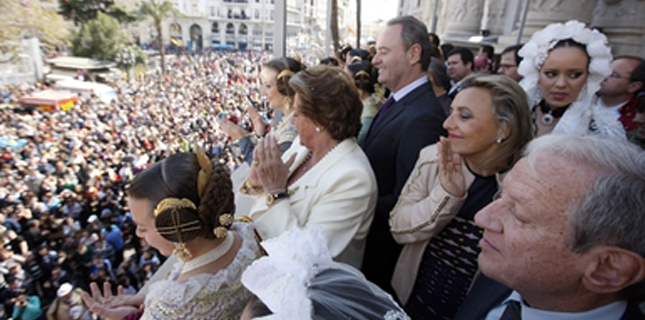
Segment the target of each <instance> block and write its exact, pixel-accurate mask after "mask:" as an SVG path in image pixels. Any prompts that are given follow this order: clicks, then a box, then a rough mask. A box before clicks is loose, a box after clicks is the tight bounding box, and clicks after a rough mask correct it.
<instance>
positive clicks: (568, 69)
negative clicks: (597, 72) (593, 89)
mask: <svg viewBox="0 0 645 320" xmlns="http://www.w3.org/2000/svg"><path fill="white" fill-rule="evenodd" d="M588 76H589V57H588V56H587V54H586V53H585V52H584V51H583V50H582V49H581V48H578V47H563V48H556V49H553V50H552V51H551V52H550V53H549V56H548V57H547V58H546V60H544V63H543V64H542V69H540V76H539V84H540V89H541V90H542V96H543V97H544V100H545V101H546V103H547V104H548V105H549V106H551V107H552V108H560V107H565V106H568V105H570V104H571V103H572V102H573V101H575V100H576V99H577V98H578V95H579V94H580V91H581V90H582V87H584V85H585V83H586V82H587V77H588Z"/></svg>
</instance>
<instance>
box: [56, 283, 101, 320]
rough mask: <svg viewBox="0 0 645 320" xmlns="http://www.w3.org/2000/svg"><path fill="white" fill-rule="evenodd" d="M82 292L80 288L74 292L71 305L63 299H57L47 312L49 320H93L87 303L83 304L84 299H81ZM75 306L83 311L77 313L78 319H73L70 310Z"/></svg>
mask: <svg viewBox="0 0 645 320" xmlns="http://www.w3.org/2000/svg"><path fill="white" fill-rule="evenodd" d="M81 292H83V290H81V289H80V288H76V289H74V291H72V299H71V300H72V301H71V302H70V303H67V302H65V301H63V300H62V299H61V298H58V297H57V298H56V299H55V300H54V302H52V304H51V305H50V306H49V309H48V310H47V320H86V319H91V314H90V312H89V310H88V309H87V307H85V303H83V299H82V298H81ZM74 306H80V307H81V310H79V311H80V312H77V313H78V317H72V316H71V315H70V309H71V308H72V307H74Z"/></svg>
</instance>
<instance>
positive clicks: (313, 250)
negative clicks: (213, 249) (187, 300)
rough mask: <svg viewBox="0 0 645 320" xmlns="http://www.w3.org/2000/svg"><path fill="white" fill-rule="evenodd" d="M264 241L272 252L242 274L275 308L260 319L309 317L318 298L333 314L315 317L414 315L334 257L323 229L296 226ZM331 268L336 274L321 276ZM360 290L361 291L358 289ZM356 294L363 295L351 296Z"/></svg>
mask: <svg viewBox="0 0 645 320" xmlns="http://www.w3.org/2000/svg"><path fill="white" fill-rule="evenodd" d="M261 245H262V247H263V248H264V249H265V250H266V252H267V253H268V256H265V257H262V258H260V259H259V260H257V261H255V262H254V263H253V264H252V265H251V266H249V267H248V268H247V269H246V271H245V272H244V274H243V275H242V283H243V284H244V286H245V287H246V288H247V289H249V291H251V292H252V293H253V294H255V295H256V296H257V297H258V298H259V299H260V300H261V301H262V302H263V303H264V304H265V305H266V306H267V307H268V308H269V310H271V312H272V313H273V314H272V315H269V316H264V317H261V318H256V319H262V320H296V319H297V320H310V319H312V314H313V311H314V307H313V305H314V302H315V303H317V304H318V305H322V306H324V308H325V309H326V310H327V313H328V315H327V316H325V315H323V316H321V315H319V314H317V315H316V319H329V320H331V319H339V318H352V319H383V320H409V317H408V316H407V315H406V314H405V313H404V312H403V310H402V309H401V308H400V307H399V306H398V305H397V304H396V303H395V302H394V300H393V299H392V297H391V296H390V295H388V294H387V293H385V292H384V291H383V290H381V289H380V288H378V287H377V286H376V285H374V284H372V283H370V282H369V281H367V280H366V279H365V277H364V276H363V275H362V274H361V273H360V271H358V270H357V269H355V268H353V267H351V266H349V265H346V264H342V263H337V262H334V261H333V260H332V258H331V254H330V253H329V249H328V247H327V241H326V239H325V236H324V233H323V231H322V229H321V228H319V227H308V228H306V229H298V228H294V229H292V230H290V231H288V232H286V233H284V234H282V235H281V236H279V237H277V238H274V239H269V240H266V241H264V242H262V243H261ZM329 271H332V272H331V276H325V275H322V274H323V273H329ZM336 271H339V272H336ZM358 291H360V292H361V294H354V293H353V292H358ZM320 292H324V293H323V294H320ZM354 296H356V297H357V298H358V299H356V300H355V301H349V300H352V297H354ZM339 315H342V316H340V317H339Z"/></svg>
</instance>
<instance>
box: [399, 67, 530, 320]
mask: <svg viewBox="0 0 645 320" xmlns="http://www.w3.org/2000/svg"><path fill="white" fill-rule="evenodd" d="M530 124H531V115H530V111H529V108H528V105H527V99H526V94H525V93H524V90H522V87H520V86H519V85H518V84H517V83H516V82H515V81H513V80H511V79H508V78H505V77H502V76H497V75H495V76H491V75H474V76H470V77H468V78H466V79H464V81H463V82H462V90H461V91H460V92H459V93H458V94H457V96H456V97H455V101H454V102H453V110H452V113H451V114H450V116H449V117H448V119H446V121H445V122H444V124H443V125H444V128H446V130H448V134H449V135H448V138H447V139H446V138H441V141H439V142H438V143H437V144H434V145H430V146H428V147H426V148H424V149H423V150H421V153H420V155H419V159H418V160H417V164H416V166H415V169H414V171H413V172H412V174H411V175H410V179H408V182H407V183H406V185H405V187H404V188H403V192H402V193H401V196H400V197H399V201H398V202H397V205H396V206H395V207H394V209H393V210H392V212H391V214H390V217H391V218H390V226H391V231H392V234H393V236H394V239H395V240H396V241H397V242H398V243H400V244H403V245H405V247H404V248H403V252H402V253H401V256H400V257H399V261H398V262H397V268H396V270H395V272H394V277H393V279H392V286H393V287H394V288H395V289H396V293H397V296H398V298H399V301H400V302H401V303H403V304H404V305H405V309H406V312H407V313H408V315H410V317H411V318H412V319H427V318H428V317H432V318H437V319H450V318H452V316H454V314H455V313H456V312H457V308H458V307H459V305H460V304H461V302H462V301H463V298H464V297H465V296H466V292H467V291H468V288H469V286H470V283H471V281H472V280H473V277H474V276H475V273H476V272H477V267H476V265H477V253H478V252H479V247H478V244H477V241H479V239H480V238H481V230H480V229H479V228H477V226H476V225H475V221H474V219H473V217H474V216H475V213H477V211H479V210H480V209H481V208H483V207H484V206H486V205H487V204H488V203H490V202H491V201H493V197H494V196H495V194H496V193H497V192H498V191H499V190H500V189H501V187H500V186H499V183H500V181H502V179H503V175H504V173H505V172H507V171H508V170H509V169H510V168H511V167H512V166H513V165H514V164H515V162H517V160H519V159H520V157H521V153H522V149H523V148H524V146H525V145H526V144H527V143H528V142H529V141H530V140H531V138H532V136H533V134H532V130H531V125H530ZM455 270H456V271H457V272H454V271H455Z"/></svg>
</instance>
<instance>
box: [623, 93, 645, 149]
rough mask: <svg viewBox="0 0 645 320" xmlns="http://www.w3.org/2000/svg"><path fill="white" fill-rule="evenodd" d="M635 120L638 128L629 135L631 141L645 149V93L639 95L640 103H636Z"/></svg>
mask: <svg viewBox="0 0 645 320" xmlns="http://www.w3.org/2000/svg"><path fill="white" fill-rule="evenodd" d="M634 122H635V123H636V124H637V125H638V127H636V129H634V130H632V131H630V132H629V133H628V134H627V137H628V139H629V141H630V142H632V143H634V144H636V145H637V146H640V147H641V148H643V149H645V93H641V94H639V95H638V104H637V105H636V116H635V117H634Z"/></svg>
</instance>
